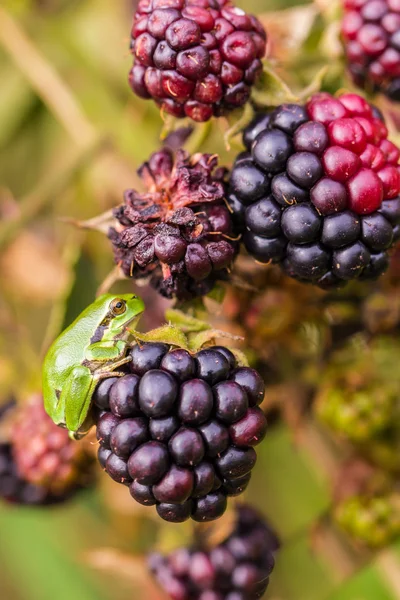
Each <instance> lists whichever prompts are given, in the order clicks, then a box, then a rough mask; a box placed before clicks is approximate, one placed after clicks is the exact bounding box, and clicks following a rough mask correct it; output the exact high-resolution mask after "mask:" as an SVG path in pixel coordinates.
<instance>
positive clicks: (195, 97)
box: [129, 0, 266, 260]
mask: <svg viewBox="0 0 400 600" xmlns="http://www.w3.org/2000/svg"><path fill="white" fill-rule="evenodd" d="M131 47H132V48H133V54H134V56H135V63H134V69H133V70H132V71H131V73H130V76H129V82H130V85H131V88H132V90H133V91H134V92H135V93H136V94H138V95H139V96H140V97H141V98H153V99H154V100H155V101H156V103H157V104H158V105H159V106H160V107H161V109H162V110H164V111H166V112H168V113H170V114H172V115H173V116H175V117H178V118H181V117H184V116H188V117H189V118H191V119H192V120H194V121H199V122H202V121H208V120H209V119H210V118H211V117H212V116H213V115H215V116H221V115H223V114H224V113H226V112H229V111H230V110H233V109H234V108H236V107H240V106H242V105H243V104H245V103H246V102H247V101H248V99H249V97H250V86H252V85H253V84H254V83H255V82H256V81H257V79H258V78H259V77H260V75H261V72H262V63H261V60H260V59H261V58H262V57H263V56H264V54H265V50H266V33H265V31H264V29H263V27H262V25H261V23H260V22H259V21H258V20H257V19H256V18H255V17H252V16H250V15H248V14H246V13H245V12H244V11H243V10H242V9H239V8H237V7H235V6H234V5H233V4H232V2H231V0H221V2H215V0H197V1H196V3H195V4H194V3H192V0H152V1H149V2H139V5H138V8H137V12H136V14H135V20H134V25H133V27H132V44H131ZM137 67H139V68H137ZM210 77H213V79H209V78H210ZM202 84H204V86H205V89H202V87H201V86H202ZM136 260H137V259H136Z"/></svg>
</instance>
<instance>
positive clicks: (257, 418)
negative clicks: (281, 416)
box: [229, 406, 267, 447]
mask: <svg viewBox="0 0 400 600" xmlns="http://www.w3.org/2000/svg"><path fill="white" fill-rule="evenodd" d="M266 433H267V419H266V418H265V415H264V413H263V411H262V410H261V409H260V408H258V407H257V406H254V407H252V408H249V410H248V411H247V412H246V414H245V415H244V417H243V418H242V419H240V421H237V422H236V423H234V424H233V425H231V426H230V428H229V435H230V437H231V440H232V442H233V443H234V444H235V446H239V447H247V446H257V444H259V443H260V442H261V441H262V440H263V439H264V437H265V435H266Z"/></svg>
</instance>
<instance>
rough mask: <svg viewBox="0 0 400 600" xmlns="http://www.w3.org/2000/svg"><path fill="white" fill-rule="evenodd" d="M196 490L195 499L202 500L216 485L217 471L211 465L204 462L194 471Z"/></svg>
mask: <svg viewBox="0 0 400 600" xmlns="http://www.w3.org/2000/svg"><path fill="white" fill-rule="evenodd" d="M193 473H194V489H193V493H192V497H193V498H200V497H202V496H206V495H207V494H209V493H210V492H211V491H212V489H213V487H214V483H215V471H214V468H213V466H212V464H211V463H208V462H202V463H200V464H199V465H198V466H197V467H195V469H194V470H193Z"/></svg>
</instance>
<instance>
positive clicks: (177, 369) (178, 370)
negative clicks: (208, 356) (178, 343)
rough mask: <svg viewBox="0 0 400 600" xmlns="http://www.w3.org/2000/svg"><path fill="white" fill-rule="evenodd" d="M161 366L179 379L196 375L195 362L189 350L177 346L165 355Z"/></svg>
mask: <svg viewBox="0 0 400 600" xmlns="http://www.w3.org/2000/svg"><path fill="white" fill-rule="evenodd" d="M160 368H161V369H162V370H163V371H168V373H170V374H171V375H174V377H176V378H177V379H178V380H179V381H186V380H187V379H192V377H194V375H195V370H196V366H195V362H194V359H193V358H192V356H191V355H190V354H189V352H188V351H187V350H182V349H181V348H177V349H175V350H171V351H170V352H168V354H166V355H165V356H164V358H163V359H162V361H161V366H160Z"/></svg>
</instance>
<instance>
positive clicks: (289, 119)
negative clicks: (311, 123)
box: [269, 104, 309, 135]
mask: <svg viewBox="0 0 400 600" xmlns="http://www.w3.org/2000/svg"><path fill="white" fill-rule="evenodd" d="M308 118H309V117H308V114H307V111H306V109H305V107H304V106H299V105H298V104H281V105H280V106H279V107H278V108H276V109H275V110H274V111H273V113H272V114H271V119H270V121H269V123H270V127H277V128H278V129H281V130H282V131H284V132H285V133H287V134H289V135H293V133H295V131H296V130H297V129H298V128H299V127H300V125H302V124H303V123H306V121H308Z"/></svg>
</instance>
